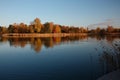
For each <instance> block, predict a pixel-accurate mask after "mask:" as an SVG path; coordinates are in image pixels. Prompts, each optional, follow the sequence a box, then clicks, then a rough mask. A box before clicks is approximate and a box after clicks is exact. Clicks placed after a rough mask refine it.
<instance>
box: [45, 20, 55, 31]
mask: <svg viewBox="0 0 120 80" xmlns="http://www.w3.org/2000/svg"><path fill="white" fill-rule="evenodd" d="M53 26H54V24H53V22H47V23H45V24H44V32H45V33H52V32H53Z"/></svg>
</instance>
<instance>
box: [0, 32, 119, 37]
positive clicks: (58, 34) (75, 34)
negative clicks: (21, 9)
mask: <svg viewBox="0 0 120 80" xmlns="http://www.w3.org/2000/svg"><path fill="white" fill-rule="evenodd" d="M92 35H99V34H91V33H7V34H2V35H1V37H66V36H92ZM104 35H106V36H119V35H120V33H107V34H104ZM104 35H103V36H104Z"/></svg>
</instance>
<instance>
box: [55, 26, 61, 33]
mask: <svg viewBox="0 0 120 80" xmlns="http://www.w3.org/2000/svg"><path fill="white" fill-rule="evenodd" d="M53 33H61V28H60V26H59V25H54V29H53Z"/></svg>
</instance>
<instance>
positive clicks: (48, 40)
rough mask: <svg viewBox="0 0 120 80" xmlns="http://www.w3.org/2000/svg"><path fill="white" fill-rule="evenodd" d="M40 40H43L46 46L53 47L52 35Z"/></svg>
mask: <svg viewBox="0 0 120 80" xmlns="http://www.w3.org/2000/svg"><path fill="white" fill-rule="evenodd" d="M42 40H43V42H44V45H45V47H46V48H49V47H53V45H54V42H53V39H52V37H49V38H42Z"/></svg>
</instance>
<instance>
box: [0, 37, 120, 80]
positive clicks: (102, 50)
mask: <svg viewBox="0 0 120 80" xmlns="http://www.w3.org/2000/svg"><path fill="white" fill-rule="evenodd" d="M117 69H120V36H104V37H100V36H90V37H88V36H74V37H62V38H60V37H55V38H0V80H96V79H98V78H99V77H101V76H103V75H105V74H107V73H109V72H112V71H114V70H117Z"/></svg>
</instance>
